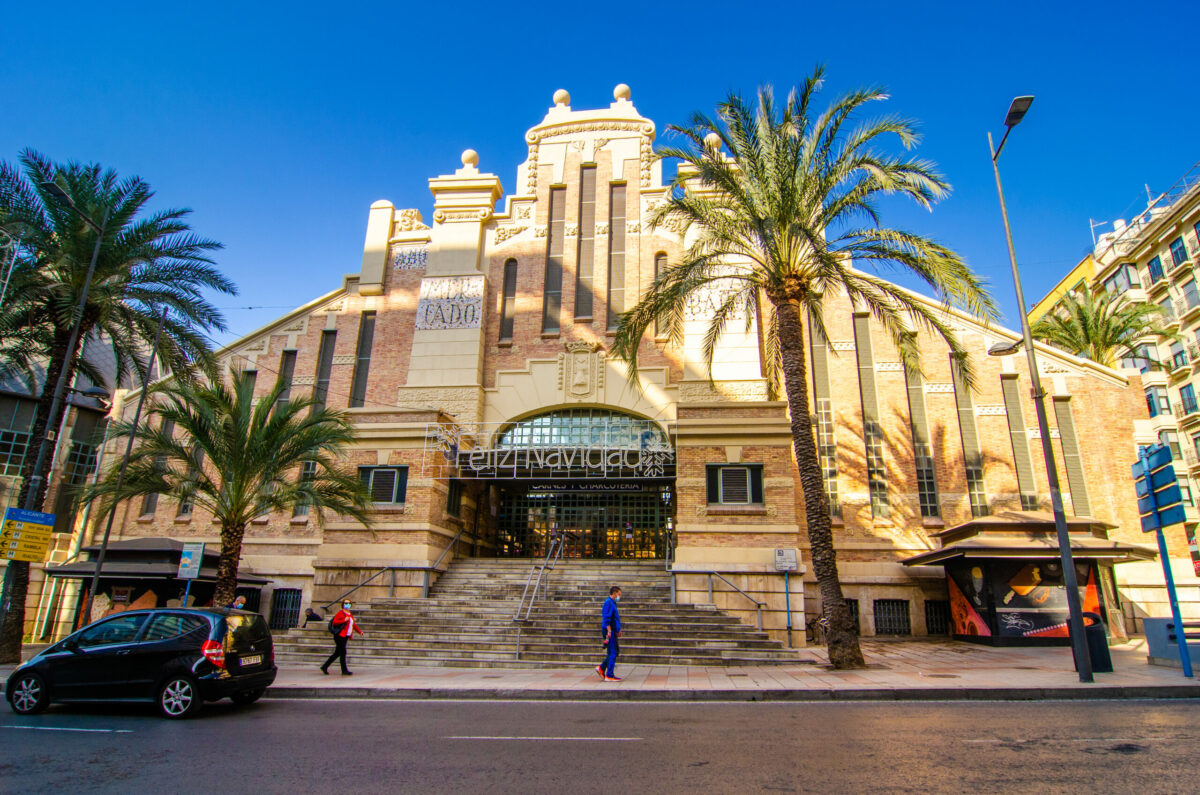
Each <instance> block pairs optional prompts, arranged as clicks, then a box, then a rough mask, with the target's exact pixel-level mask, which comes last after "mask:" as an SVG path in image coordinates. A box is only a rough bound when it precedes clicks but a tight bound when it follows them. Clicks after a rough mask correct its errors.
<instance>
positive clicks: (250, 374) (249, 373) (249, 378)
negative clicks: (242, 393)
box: [242, 370, 258, 398]
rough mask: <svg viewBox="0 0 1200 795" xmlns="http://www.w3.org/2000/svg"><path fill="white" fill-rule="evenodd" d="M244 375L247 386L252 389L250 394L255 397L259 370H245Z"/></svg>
mask: <svg viewBox="0 0 1200 795" xmlns="http://www.w3.org/2000/svg"><path fill="white" fill-rule="evenodd" d="M242 377H243V378H245V379H246V384H247V388H248V389H249V390H250V396H251V397H252V398H253V397H254V390H255V388H256V387H257V386H258V370H244V371H243V372H242Z"/></svg>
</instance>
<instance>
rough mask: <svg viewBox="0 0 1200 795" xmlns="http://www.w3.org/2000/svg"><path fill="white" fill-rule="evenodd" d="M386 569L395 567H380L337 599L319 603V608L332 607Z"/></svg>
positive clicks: (326, 608)
mask: <svg viewBox="0 0 1200 795" xmlns="http://www.w3.org/2000/svg"><path fill="white" fill-rule="evenodd" d="M388 570H392V571H394V570H395V567H394V566H384V567H383V568H382V569H380V570H379V571H377V572H375V573H374V574H372V575H371V576H370V577H368V578H367V579H365V580H363V581H362V582H360V583H359V584H358V585H356V586H354V587H353V588H351V589H350V590H349V591H346V592H345V593H344V594H342V595H341V596H339V597H338V598H337V599H332V600H330V601H328V602H326V603H325V604H323V605H321V609H322V610H328V609H329V608H331V607H333V606H334V605H335V604H337V603H338V602H340V601H342V600H343V599H345V598H346V597H347V596H349V595H350V594H352V593H354V592H355V591H357V590H358V589H359V588H361V587H363V586H364V585H366V584H367V583H369V582H370V581H371V580H373V579H375V578H376V577H378V576H379V575H380V574H383V573H384V572H385V571H388Z"/></svg>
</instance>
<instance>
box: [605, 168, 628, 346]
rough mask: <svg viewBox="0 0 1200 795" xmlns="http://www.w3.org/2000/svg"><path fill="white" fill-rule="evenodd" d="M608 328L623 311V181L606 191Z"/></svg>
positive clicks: (612, 329) (617, 320) (614, 326)
mask: <svg viewBox="0 0 1200 795" xmlns="http://www.w3.org/2000/svg"><path fill="white" fill-rule="evenodd" d="M608 196H609V201H608V330H609V331H615V330H616V328H617V326H618V325H619V324H620V322H621V314H622V313H623V312H624V311H625V183H623V182H619V183H613V184H612V185H611V186H609V191H608Z"/></svg>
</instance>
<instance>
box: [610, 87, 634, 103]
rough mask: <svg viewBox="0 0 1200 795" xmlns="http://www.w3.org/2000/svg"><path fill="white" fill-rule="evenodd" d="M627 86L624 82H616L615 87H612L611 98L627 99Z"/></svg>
mask: <svg viewBox="0 0 1200 795" xmlns="http://www.w3.org/2000/svg"><path fill="white" fill-rule="evenodd" d="M629 95H630V92H629V86H627V85H625V84H624V83H617V87H616V88H614V89H613V99H615V100H618V101H619V100H622V99H629Z"/></svg>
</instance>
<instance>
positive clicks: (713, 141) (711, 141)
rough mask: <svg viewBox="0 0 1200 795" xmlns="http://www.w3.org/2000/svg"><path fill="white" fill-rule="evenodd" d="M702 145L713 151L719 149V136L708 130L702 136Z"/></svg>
mask: <svg viewBox="0 0 1200 795" xmlns="http://www.w3.org/2000/svg"><path fill="white" fill-rule="evenodd" d="M704 147H705V148H706V149H710V150H712V151H714V152H716V151H719V150H720V149H721V136H720V135H718V134H717V133H715V132H710V133H709V134H708V135H706V136H704Z"/></svg>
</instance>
